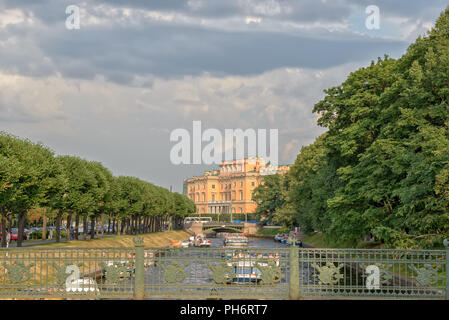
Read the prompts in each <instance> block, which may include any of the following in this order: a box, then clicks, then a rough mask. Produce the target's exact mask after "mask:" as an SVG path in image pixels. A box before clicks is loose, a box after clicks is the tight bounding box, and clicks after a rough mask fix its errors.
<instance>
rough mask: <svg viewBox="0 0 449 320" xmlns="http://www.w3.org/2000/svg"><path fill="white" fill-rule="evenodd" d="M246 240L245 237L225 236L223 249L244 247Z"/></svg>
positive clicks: (246, 243)
mask: <svg viewBox="0 0 449 320" xmlns="http://www.w3.org/2000/svg"><path fill="white" fill-rule="evenodd" d="M247 245H248V238H247V237H245V236H227V237H226V238H225V240H224V246H225V247H246V246H247Z"/></svg>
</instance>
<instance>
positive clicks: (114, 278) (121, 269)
mask: <svg viewBox="0 0 449 320" xmlns="http://www.w3.org/2000/svg"><path fill="white" fill-rule="evenodd" d="M102 267H103V269H104V275H105V279H106V284H117V283H118V282H120V280H124V279H126V278H129V277H130V276H131V274H130V272H129V267H130V264H129V263H125V264H122V263H119V262H113V263H111V264H108V265H106V264H105V263H103V264H102Z"/></svg>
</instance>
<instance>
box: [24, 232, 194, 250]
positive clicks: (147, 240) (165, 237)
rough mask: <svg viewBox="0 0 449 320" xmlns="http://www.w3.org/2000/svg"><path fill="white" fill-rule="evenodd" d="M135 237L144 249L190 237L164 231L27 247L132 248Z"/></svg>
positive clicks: (184, 234) (166, 244)
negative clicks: (141, 242) (142, 240)
mask: <svg viewBox="0 0 449 320" xmlns="http://www.w3.org/2000/svg"><path fill="white" fill-rule="evenodd" d="M136 236H138V237H142V238H143V239H144V245H145V247H165V246H168V245H169V244H170V242H171V241H173V240H186V239H188V238H189V236H190V235H189V234H188V233H187V232H185V231H183V230H179V231H164V232H155V233H148V234H140V235H123V236H113V237H106V238H100V239H93V240H78V241H76V240H75V241H68V242H60V243H54V242H53V243H46V244H36V245H29V246H27V247H33V248H38V247H82V248H86V247H133V246H134V242H133V238H134V237H136Z"/></svg>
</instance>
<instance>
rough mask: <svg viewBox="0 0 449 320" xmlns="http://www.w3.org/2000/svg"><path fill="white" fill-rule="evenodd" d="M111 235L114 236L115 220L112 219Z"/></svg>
mask: <svg viewBox="0 0 449 320" xmlns="http://www.w3.org/2000/svg"><path fill="white" fill-rule="evenodd" d="M112 234H115V218H114V219H112Z"/></svg>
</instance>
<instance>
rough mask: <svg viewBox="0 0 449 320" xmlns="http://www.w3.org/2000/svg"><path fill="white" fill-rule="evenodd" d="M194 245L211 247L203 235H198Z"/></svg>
mask: <svg viewBox="0 0 449 320" xmlns="http://www.w3.org/2000/svg"><path fill="white" fill-rule="evenodd" d="M193 245H194V246H195V247H210V240H208V239H206V237H205V236H203V235H197V236H196V237H195V239H194V240H193Z"/></svg>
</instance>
